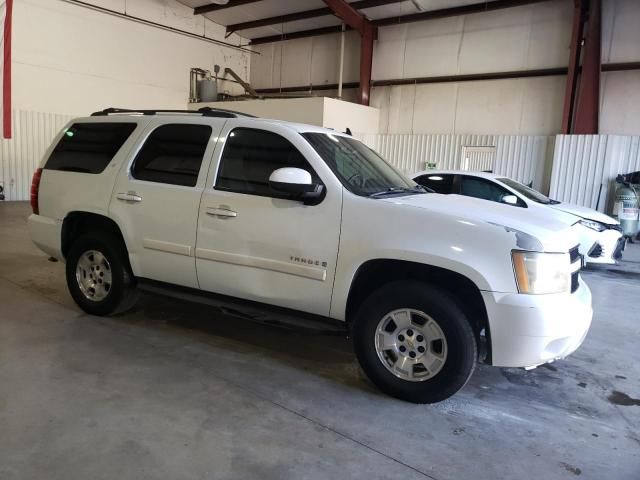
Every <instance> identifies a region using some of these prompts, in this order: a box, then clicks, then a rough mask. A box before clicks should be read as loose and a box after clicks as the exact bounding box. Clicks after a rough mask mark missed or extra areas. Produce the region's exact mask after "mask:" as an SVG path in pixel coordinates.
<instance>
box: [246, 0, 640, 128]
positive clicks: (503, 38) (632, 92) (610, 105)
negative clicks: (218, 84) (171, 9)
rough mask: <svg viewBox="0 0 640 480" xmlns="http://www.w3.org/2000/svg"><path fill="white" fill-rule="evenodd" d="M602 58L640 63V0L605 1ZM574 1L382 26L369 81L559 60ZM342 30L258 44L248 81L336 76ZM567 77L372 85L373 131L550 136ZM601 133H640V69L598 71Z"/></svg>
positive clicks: (352, 70)
mask: <svg viewBox="0 0 640 480" xmlns="http://www.w3.org/2000/svg"><path fill="white" fill-rule="evenodd" d="M603 5H604V6H603V22H602V23H603V27H602V28H603V39H602V52H603V62H604V63H613V62H637V61H640V29H638V28H637V25H638V22H639V21H640V2H638V1H637V0H603ZM572 17H573V2H572V1H571V0H553V1H548V2H543V3H539V4H534V5H528V6H522V7H516V8H509V9H504V10H500V11H494V12H487V13H481V14H472V15H466V16H459V17H452V18H445V19H439V20H431V21H426V22H416V23H408V24H403V25H397V26H390V27H383V28H380V29H379V38H378V41H377V42H376V43H375V49H374V57H373V58H374V64H373V80H385V79H398V78H400V79H407V78H416V77H433V76H443V75H458V74H474V73H489V72H505V71H514V70H529V69H543V68H554V67H566V66H567V63H568V57H569V43H570V36H571V26H572ZM347 35H348V39H347V42H346V45H347V49H346V51H345V59H346V60H345V73H344V81H345V82H357V81H358V80H359V78H358V61H359V60H358V59H359V39H358V36H357V34H356V33H354V32H349V33H348V34H347ZM339 38H340V36H339V34H334V35H324V36H319V37H313V38H304V39H298V40H290V41H286V42H278V43H272V44H266V45H258V46H256V50H258V51H259V52H260V53H262V55H260V56H255V57H252V59H251V63H252V65H251V68H252V76H251V80H252V83H253V84H254V85H255V86H256V87H257V88H279V87H293V86H303V85H304V86H306V85H310V84H312V85H314V86H317V85H321V84H331V83H336V82H337V78H338V74H337V72H338V60H339V54H338V52H339ZM565 81H566V76H564V75H558V76H549V77H535V78H523V79H508V80H486V81H472V82H458V83H433V84H417V85H403V86H387V87H375V88H373V91H372V98H371V105H372V106H376V107H379V108H381V110H382V112H381V124H380V133H398V134H411V133H413V134H424V133H430V134H510V135H511V134H522V135H551V134H556V133H558V132H559V131H560V124H561V119H562V108H563V99H564V90H565ZM602 92H603V95H602V100H601V102H602V115H601V130H602V131H603V132H604V133H624V134H629V133H636V134H637V133H640V71H630V72H610V73H604V74H603V75H602Z"/></svg>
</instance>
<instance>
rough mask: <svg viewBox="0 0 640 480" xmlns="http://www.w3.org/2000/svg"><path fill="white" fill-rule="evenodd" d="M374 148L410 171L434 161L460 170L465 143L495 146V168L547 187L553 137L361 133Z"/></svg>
mask: <svg viewBox="0 0 640 480" xmlns="http://www.w3.org/2000/svg"><path fill="white" fill-rule="evenodd" d="M361 140H362V141H364V142H365V143H366V144H367V145H369V146H370V147H371V148H373V149H374V150H376V151H377V152H378V153H380V154H381V155H382V156H383V157H384V158H385V159H387V160H388V161H389V162H390V163H392V164H393V165H394V166H396V167H397V168H399V169H400V170H402V171H403V172H405V173H407V174H412V173H415V172H418V171H420V170H424V169H426V165H427V163H435V164H436V168H438V169H451V170H457V169H460V168H461V165H462V149H463V147H465V146H475V147H481V146H493V147H495V148H496V151H495V154H492V155H493V162H494V168H493V171H494V172H496V173H499V174H501V175H505V176H509V177H511V178H514V179H516V180H518V181H520V182H523V183H529V182H533V185H534V186H535V187H536V188H538V189H542V190H546V188H547V186H546V185H544V184H543V183H544V180H543V177H544V168H545V164H546V162H548V161H550V160H551V159H550V158H547V151H548V148H547V146H548V144H549V143H552V142H553V137H549V136H532V135H407V134H365V135H362V136H361Z"/></svg>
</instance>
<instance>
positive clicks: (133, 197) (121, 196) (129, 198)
mask: <svg viewBox="0 0 640 480" xmlns="http://www.w3.org/2000/svg"><path fill="white" fill-rule="evenodd" d="M116 198H117V199H118V200H123V201H125V202H141V201H142V197H141V196H140V195H137V194H136V193H135V192H127V193H124V192H120V193H118V194H116Z"/></svg>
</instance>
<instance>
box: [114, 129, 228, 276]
mask: <svg viewBox="0 0 640 480" xmlns="http://www.w3.org/2000/svg"><path fill="white" fill-rule="evenodd" d="M222 125H224V120H223V119H206V120H205V119H203V118H202V117H195V118H191V117H185V119H184V120H180V121H179V122H175V123H171V124H167V123H166V120H165V121H164V122H162V119H161V118H160V117H158V118H154V119H153V120H151V122H150V123H149V125H148V126H147V129H146V130H145V132H144V133H143V138H144V139H145V140H144V141H143V143H142V146H141V147H140V148H139V150H138V151H137V152H134V155H133V160H132V161H131V162H129V164H127V165H124V166H123V168H122V170H121V172H120V174H119V176H118V180H117V182H116V185H115V188H114V190H113V194H112V198H111V203H110V208H109V213H110V215H111V217H112V218H113V219H114V220H116V222H118V224H119V225H120V228H121V230H122V232H123V235H124V236H125V241H126V244H127V248H128V250H129V259H130V261H131V267H132V268H133V271H134V274H135V275H136V276H138V277H143V278H148V279H152V280H159V281H164V282H170V283H175V284H178V285H183V286H187V287H194V288H197V287H198V282H197V276H196V271H195V245H196V224H197V219H198V208H199V205H200V197H201V196H202V191H203V188H204V184H205V182H206V176H207V171H208V166H209V164H210V161H211V157H212V154H213V151H214V149H215V142H216V139H217V137H218V134H219V133H220V130H221V128H222Z"/></svg>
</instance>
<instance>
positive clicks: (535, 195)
mask: <svg viewBox="0 0 640 480" xmlns="http://www.w3.org/2000/svg"><path fill="white" fill-rule="evenodd" d="M498 181H500V182H502V183H504V184H505V185H507V186H508V187H511V188H513V189H514V190H515V191H516V192H518V193H519V194H521V195H524V196H525V197H527V198H528V199H529V200H533V201H534V202H538V203H542V204H544V205H548V204H553V200H551V199H550V198H549V197H547V196H546V195H543V194H542V193H540V192H538V191H537V190H534V189H533V188H531V187H527V186H525V185H523V184H521V183H519V182H516V181H515V180H511V179H510V178H499V179H498Z"/></svg>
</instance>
